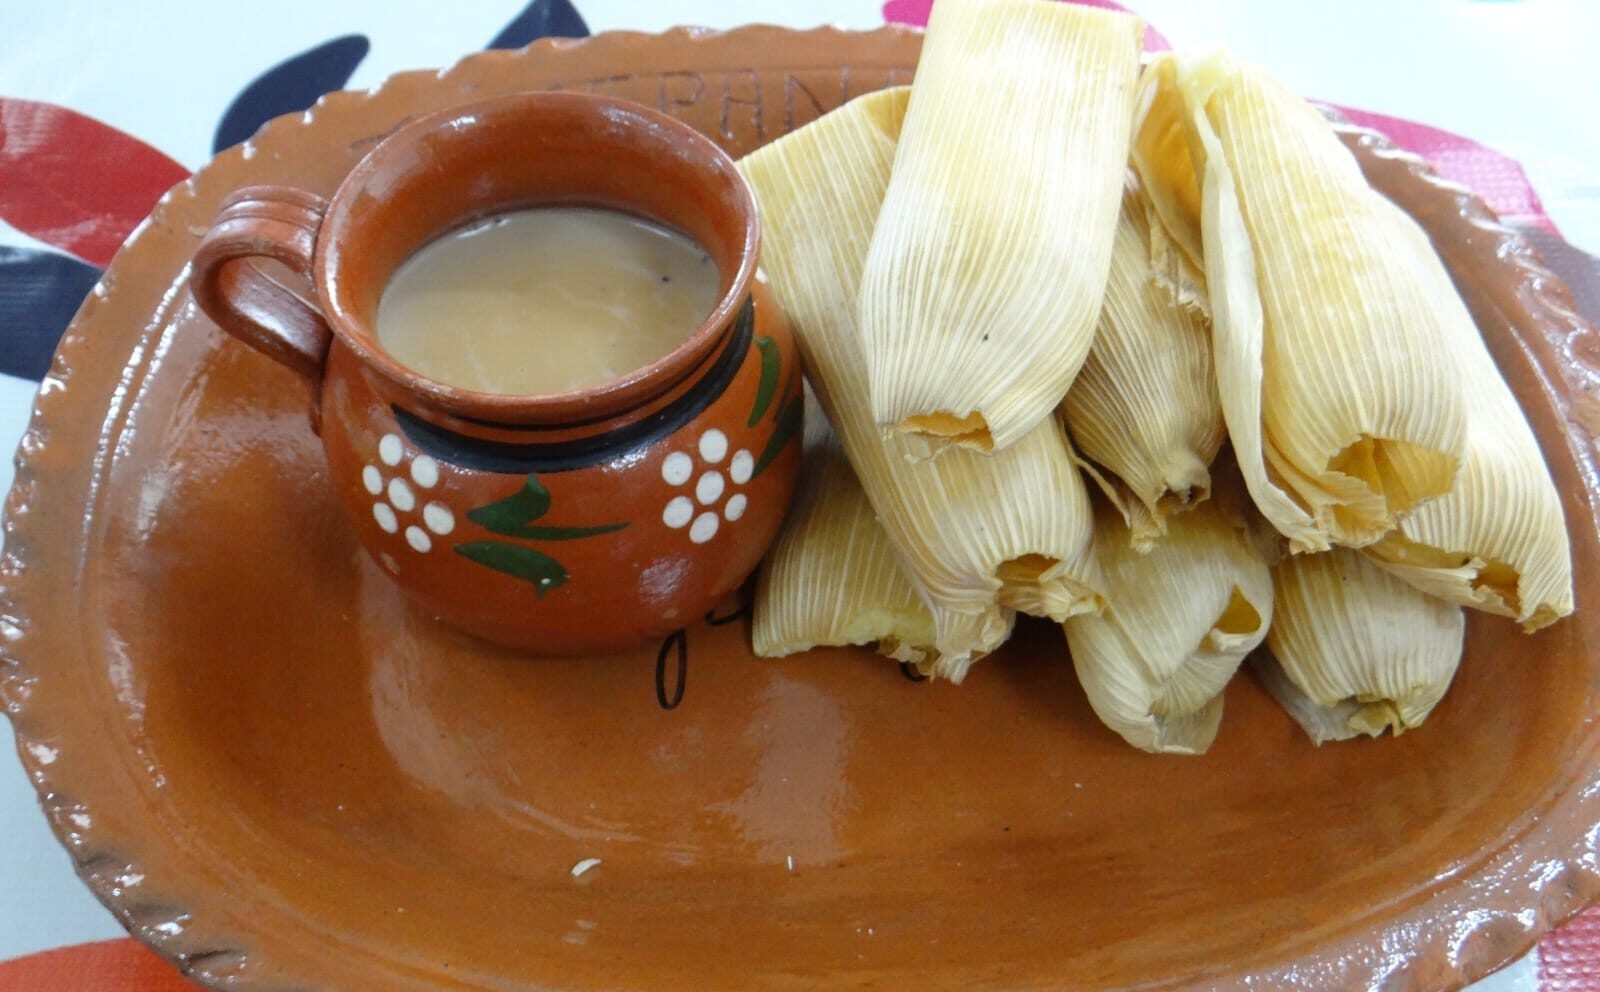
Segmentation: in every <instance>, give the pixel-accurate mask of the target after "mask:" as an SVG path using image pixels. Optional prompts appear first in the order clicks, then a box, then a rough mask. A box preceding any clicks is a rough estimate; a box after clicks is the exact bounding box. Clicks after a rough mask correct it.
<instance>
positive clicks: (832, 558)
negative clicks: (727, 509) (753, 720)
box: [751, 397, 938, 671]
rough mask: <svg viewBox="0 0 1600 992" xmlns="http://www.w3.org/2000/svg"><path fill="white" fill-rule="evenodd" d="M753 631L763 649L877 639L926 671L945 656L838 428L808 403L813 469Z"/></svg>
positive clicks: (769, 574) (772, 566) (780, 541)
mask: <svg viewBox="0 0 1600 992" xmlns="http://www.w3.org/2000/svg"><path fill="white" fill-rule="evenodd" d="M809 399H810V397H808V400H809ZM751 640H752V643H753V645H754V647H755V653H756V654H757V655H758V656H759V657H763V658H780V657H783V656H785V655H790V654H795V653H797V652H800V651H809V650H810V649H812V648H815V647H823V646H828V647H838V646H843V645H851V644H876V645H877V648H878V652H879V653H880V654H883V655H885V656H887V657H889V658H893V659H894V660H896V661H901V662H909V663H911V664H913V665H916V666H917V668H918V669H919V670H921V671H931V670H932V669H933V668H934V667H935V665H936V663H937V661H938V649H937V648H936V647H935V646H934V642H935V640H936V630H935V626H934V620H933V613H932V612H931V611H929V609H928V607H927V606H926V605H925V604H924V603H923V602H922V597H921V596H919V595H918V594H917V590H916V589H915V587H913V586H912V585H911V582H910V580H908V579H907V578H906V577H905V574H904V573H903V572H901V571H900V562H899V558H898V555H897V554H896V552H895V549H894V544H893V543H892V542H891V541H890V540H889V535H888V534H885V533H884V531H883V525H882V524H880V523H878V518H877V516H876V514H874V513H873V512H872V504H871V503H869V502H868V501H867V494H866V493H865V492H863V491H862V489H861V483H859V482H857V481H856V476H855V472H854V471H852V470H851V468H850V463H849V462H848V461H846V460H845V457H844V451H843V449H842V448H840V447H839V439H838V437H837V436H836V435H835V434H834V433H833V428H832V427H830V426H829V424H828V421H827V418H826V417H825V416H824V415H823V413H822V411H821V410H820V409H816V408H815V407H813V406H812V405H811V404H810V403H808V404H807V410H806V436H805V470H804V472H803V473H802V476H801V480H800V486H799V489H798V491H797V492H796V493H795V499H794V503H793V504H792V505H791V506H790V508H789V514H788V516H786V517H785V518H784V522H783V529H782V530H781V531H780V532H779V533H778V537H777V540H776V541H774V542H773V545H772V548H771V549H770V550H769V551H768V552H767V556H766V558H765V559H763V560H762V563H761V570H760V572H759V573H758V574H757V577H756V596H755V609H754V617H753V622H752V624H751Z"/></svg>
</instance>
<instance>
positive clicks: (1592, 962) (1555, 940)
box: [1539, 906, 1600, 992]
mask: <svg viewBox="0 0 1600 992" xmlns="http://www.w3.org/2000/svg"><path fill="white" fill-rule="evenodd" d="M1539 990H1540V992H1600V906H1593V907H1590V908H1589V909H1587V910H1585V911H1584V912H1583V913H1582V914H1580V915H1579V916H1578V917H1576V918H1575V919H1573V920H1572V921H1571V922H1570V923H1568V924H1567V925H1566V926H1564V927H1562V928H1561V929H1559V930H1555V931H1552V932H1551V933H1549V934H1546V935H1545V938H1544V940H1542V941H1540V942H1539Z"/></svg>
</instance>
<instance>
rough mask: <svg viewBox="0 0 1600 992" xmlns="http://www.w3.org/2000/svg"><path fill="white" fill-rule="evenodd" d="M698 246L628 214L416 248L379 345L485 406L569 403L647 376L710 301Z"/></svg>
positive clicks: (522, 215)
mask: <svg viewBox="0 0 1600 992" xmlns="http://www.w3.org/2000/svg"><path fill="white" fill-rule="evenodd" d="M717 284H718V279H717V267H716V265H715V264H714V263H713V262H712V261H711V258H710V256H708V255H707V254H706V253H705V251H704V250H703V249H702V248H701V247H700V246H699V245H698V244H696V243H695V242H694V241H692V240H690V239H689V238H687V237H685V236H684V235H682V234H679V233H678V232H676V231H673V230H670V229H668V228H665V227H662V226H660V225H658V224H653V223H651V222H649V221H646V220H642V219H640V218H638V217H634V216H632V215H630V214H625V213H620V212H617V211H612V210H603V209H595V208H590V207H540V208H537V209H531V210H517V211H512V212H509V213H504V214H499V215H496V216H494V217H491V218H489V219H487V220H485V221H483V222H481V223H478V224H474V225H472V226H469V227H466V228H462V229H461V230H459V231H455V232H452V233H450V234H447V235H445V236H444V237H441V238H439V239H437V240H435V241H433V242H431V243H430V244H428V245H426V246H424V247H423V248H422V249H421V250H419V251H418V252H417V253H416V254H415V255H413V256H412V257H411V258H410V259H408V260H407V261H406V263H405V264H404V265H402V266H401V267H400V269H399V270H398V271H397V272H396V273H395V274H394V277H393V278H392V279H391V280H390V281H389V285H388V287H387V288H386V289H385V290H384V293H383V299H382V301H381V302H380V304H379V307H378V321H377V325H378V340H379V341H380V342H381V343H382V344H383V346H384V348H386V349H388V351H389V353H390V354H392V355H393V356H394V357H395V358H396V359H398V360H399V361H400V362H402V363H403V364H405V365H407V366H409V367H410V368H412V369H414V370H416V371H417V372H420V373H422V374H423V375H425V376H427V377H429V378H430V379H437V380H439V381H440V382H444V383H448V384H450V385H453V386H459V387H462V388H465V389H474V390H478V391H481V392H488V393H520V394H532V395H538V394H550V393H564V392H568V391H571V390H575V389H583V388H585V387H588V386H595V385H599V384H600V383H603V382H607V381H609V380H611V379H615V378H617V377H619V376H622V375H625V374H627V373H628V372H632V371H633V370H635V369H639V368H643V367H644V366H646V365H649V364H650V363H651V362H654V361H655V360H656V359H658V358H661V357H662V356H663V355H666V354H667V353H668V352H670V351H672V350H673V349H674V348H676V347H677V346H678V345H679V344H682V343H683V341H684V340H685V339H686V338H688V337H689V335H690V334H692V333H694V331H695V329H696V328H698V327H699V326H700V325H701V323H702V322H704V320H705V319H706V317H707V315H709V314H710V312H711V308H712V307H713V306H714V305H715V304H716V300H717Z"/></svg>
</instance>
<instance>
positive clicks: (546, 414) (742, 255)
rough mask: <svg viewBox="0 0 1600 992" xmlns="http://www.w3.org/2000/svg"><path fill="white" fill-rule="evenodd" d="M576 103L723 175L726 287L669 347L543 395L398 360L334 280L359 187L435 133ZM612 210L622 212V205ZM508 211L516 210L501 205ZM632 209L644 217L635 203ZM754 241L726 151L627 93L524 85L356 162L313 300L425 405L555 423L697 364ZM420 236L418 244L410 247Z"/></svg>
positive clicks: (394, 135)
mask: <svg viewBox="0 0 1600 992" xmlns="http://www.w3.org/2000/svg"><path fill="white" fill-rule="evenodd" d="M574 110H577V111H580V112H584V113H590V114H593V115H595V116H597V117H605V118H607V121H608V123H609V124H611V125H613V127H614V128H621V129H623V130H625V131H631V130H636V129H641V128H644V129H648V130H650V131H653V132H654V133H655V134H656V135H658V136H661V137H665V138H666V139H667V141H668V142H669V143H670V144H672V145H673V146H675V147H676V148H677V149H681V150H683V151H684V152H686V153H688V154H689V155H691V156H693V157H694V159H696V160H698V161H696V162H695V164H696V166H697V171H703V172H709V173H711V174H714V175H716V176H717V177H718V178H722V179H727V180H730V181H731V192H732V194H733V208H734V210H735V211H736V212H737V214H738V215H739V217H740V219H741V220H742V227H743V237H742V241H741V243H740V244H739V246H738V252H739V258H738V264H737V266H736V267H735V268H734V270H733V273H732V277H731V279H730V281H729V284H728V287H727V289H726V290H725V291H723V292H722V293H720V294H719V296H718V298H717V301H716V304H715V305H714V306H713V307H712V308H711V310H710V312H709V313H708V314H707V315H706V317H705V319H704V320H703V321H702V322H701V324H700V326H699V327H697V328H696V329H695V330H694V331H693V332H692V333H690V334H689V335H688V336H687V337H686V338H685V339H684V340H683V341H682V342H680V343H679V344H678V345H677V346H676V347H675V348H673V349H672V350H671V351H669V352H667V353H666V354H665V355H663V356H661V357H660V358H658V359H656V360H655V361H653V362H651V363H649V364H647V365H644V366H641V367H640V368H637V369H633V370H631V371H629V372H627V373H625V374H623V375H621V376H618V377H617V378H614V379H608V380H606V381H605V382H601V383H597V384H595V385H593V386H586V387H583V388H581V389H575V390H569V391H566V392H561V393H544V394H540V393H495V392H485V391H482V390H475V389H468V388H465V387H462V386H456V385H453V384H451V383H448V382H444V381H442V380H439V379H434V378H431V377H429V376H426V375H424V374H422V373H421V372H418V371H417V370H415V369H413V368H411V367H410V366H408V365H406V364H404V363H403V362H401V361H399V360H398V359H396V358H395V357H394V356H393V355H392V354H390V353H389V351H388V350H387V349H385V348H384V347H383V346H382V344H381V343H380V342H379V341H378V336H377V327H376V325H375V321H374V322H373V323H372V324H371V325H369V324H368V322H366V321H362V320H359V319H358V318H357V317H356V316H355V315H354V314H352V313H351V312H350V310H349V309H348V304H349V303H350V299H349V297H350V294H351V292H352V290H351V289H349V288H347V287H345V286H344V285H343V284H342V283H341V281H340V280H339V279H338V275H339V273H340V268H341V261H342V256H343V252H344V251H345V250H346V247H345V246H344V245H342V244H339V243H338V241H337V238H336V237H335V235H336V234H337V233H338V232H340V231H341V230H342V229H343V228H344V227H345V225H346V224H347V223H348V222H349V218H350V215H351V212H352V210H353V207H354V204H355V203H356V201H357V200H358V199H359V198H360V196H361V195H362V194H363V193H364V192H366V191H367V187H368V184H369V183H370V182H371V181H372V180H374V179H376V178H378V177H379V176H380V174H381V173H382V171H383V169H384V167H385V166H386V164H388V163H389V162H390V161H391V160H392V159H393V158H395V157H401V156H404V155H405V154H406V153H407V152H409V151H411V150H413V149H415V148H416V147H417V146H418V145H419V144H420V143H422V142H423V141H424V140H426V139H429V138H431V137H433V136H436V135H437V134H438V133H440V132H443V131H450V132H452V133H455V134H460V135H465V134H466V133H467V132H469V131H471V130H473V129H475V128H478V127H482V126H484V125H485V122H487V121H489V120H497V121H498V120H501V119H504V118H505V117H507V116H510V117H513V118H522V119H524V120H525V123H526V126H529V127H536V126H538V124H539V122H538V118H539V117H540V116H542V115H550V114H552V113H553V112H559V111H565V112H572V111H574ZM577 192H579V193H580V194H581V191H577ZM573 202H577V201H573ZM612 207H613V208H614V209H617V208H620V209H626V205H625V204H615V205H612ZM508 209H518V208H517V207H516V206H515V205H512V204H508ZM636 213H637V214H639V215H643V216H647V214H646V212H645V211H644V210H642V209H641V210H639V211H636ZM471 219H472V218H469V217H463V218H461V221H462V223H470V221H471ZM760 241H761V231H760V219H759V216H758V213H757V208H756V201H755V194H754V193H753V192H752V191H751V189H750V186H749V183H748V182H747V181H746V180H745V178H744V176H743V175H742V174H741V173H740V172H739V170H738V167H737V165H736V164H735V161H734V159H733V157H732V156H731V155H729V154H728V152H727V151H725V150H724V149H723V148H722V147H721V146H720V145H718V144H717V143H716V142H715V141H713V140H712V139H711V138H709V137H708V136H706V135H705V134H703V133H701V132H700V131H698V130H696V129H695V128H693V127H691V126H690V125H688V124H686V123H684V122H683V121H680V120H678V119H676V118H674V117H671V116H669V115H667V114H664V113H662V112H660V111H658V110H655V109H653V108H651V107H648V106H645V105H644V104H641V103H637V102H634V101H631V100H623V99H619V98H617V97H611V96H603V95H599V94H593V93H571V92H560V91H524V92H518V93H509V94H504V95H501V96H494V97H488V98H485V99H481V100H474V101H470V102H467V103H461V104H455V105H453V106H450V107H445V108H441V109H439V110H435V111H432V112H430V113H427V114H424V115H422V116H420V117H417V118H415V119H413V120H410V121H407V122H406V123H404V124H402V125H401V126H400V127H398V128H397V129H395V130H394V131H393V132H391V133H390V134H388V135H387V136H385V137H384V138H383V140H381V141H380V142H378V144H377V145H375V146H374V147H373V148H372V150H371V151H369V152H368V153H367V154H366V155H365V156H363V157H362V159H361V160H360V161H359V162H357V163H356V165H355V167H354V168H353V169H351V170H350V172H349V174H348V175H346V176H345V178H344V180H343V181H342V182H340V184H339V186H338V188H337V189H336V190H335V191H334V194H333V196H332V197H331V198H330V200H329V202H328V209H327V212H326V214H325V216H324V219H323V222H322V225H321V229H320V230H319V231H318V233H317V238H316V246H315V254H314V260H313V264H312V272H313V278H314V280H315V283H316V289H317V294H318V298H319V299H320V300H321V302H322V308H323V310H324V315H325V317H326V319H327V321H328V325H329V327H330V328H331V329H332V331H333V334H334V336H335V337H336V338H337V339H338V340H339V341H340V342H342V343H343V344H344V346H345V347H347V348H349V349H350V350H351V351H352V352H354V353H355V355H356V357H357V358H358V359H359V360H360V361H361V363H362V365H363V366H364V367H365V368H367V369H369V370H371V371H373V372H375V373H377V375H378V376H379V378H380V379H381V380H383V381H385V382H386V383H387V384H388V385H390V386H392V387H394V388H397V389H398V390H399V391H401V392H402V393H403V394H405V395H406V396H408V397H411V398H413V399H414V400H420V401H421V402H422V404H423V405H424V406H431V407H433V408H435V409H436V410H437V411H438V412H441V413H444V414H446V415H447V416H453V417H456V418H460V419H462V420H466V421H477V422H480V423H486V424H493V423H503V424H548V425H558V424H564V423H571V422H574V421H592V420H593V419H594V418H597V417H605V416H608V415H615V414H619V413H624V412H626V411H628V410H630V409H634V408H637V407H639V406H641V405H644V404H647V403H649V402H650V400H652V399H654V398H655V397H657V396H659V395H661V394H662V393H663V392H665V391H667V390H670V389H672V388H673V387H674V386H676V385H677V384H678V383H680V382H682V381H683V379H684V378H685V377H686V376H688V375H690V374H692V373H693V372H694V371H695V370H696V369H697V368H700V367H702V366H703V365H705V363H706V361H707V360H708V358H709V357H710V355H711V353H712V352H713V351H714V350H715V349H716V347H717V346H718V344H719V343H720V342H722V341H723V340H724V339H725V338H726V337H728V336H729V335H730V334H731V333H732V331H733V328H734V325H735V323H736V318H737V317H738V314H739V310H740V307H741V306H743V304H744V302H745V300H746V298H747V297H748V296H749V295H750V282H751V280H752V279H753V278H754V276H755V272H756V265H757V257H758V252H759V249H760ZM427 243H428V242H426V241H425V242H423V243H421V244H418V245H416V246H415V247H413V248H412V253H413V254H414V253H415V252H416V251H419V250H421V249H422V248H423V247H424V246H425V245H426V244H427ZM702 247H703V246H702ZM389 275H390V276H392V275H393V273H389ZM380 294H381V291H380ZM374 316H375V315H374Z"/></svg>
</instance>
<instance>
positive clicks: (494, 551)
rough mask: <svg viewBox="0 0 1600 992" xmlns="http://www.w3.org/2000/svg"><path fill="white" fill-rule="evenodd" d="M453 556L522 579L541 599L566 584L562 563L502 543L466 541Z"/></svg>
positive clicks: (519, 547) (565, 573)
mask: <svg viewBox="0 0 1600 992" xmlns="http://www.w3.org/2000/svg"><path fill="white" fill-rule="evenodd" d="M456 554H458V555H462V556H464V557H467V558H471V559H472V560H473V561H475V562H477V563H478V564H480V565H487V566H489V567H490V568H492V569H494V570H495V571H496V572H504V573H505V574H507V575H510V576H513V577H515V578H519V579H524V580H526V581H527V582H529V583H531V584H532V585H533V591H534V592H536V593H538V594H539V595H540V596H541V597H542V596H543V595H544V594H545V593H546V592H548V591H550V590H551V589H554V588H556V587H557V586H559V585H562V584H564V583H565V582H566V581H567V570H566V569H565V568H562V567H561V563H560V562H558V561H556V560H555V559H554V558H552V557H550V556H549V555H547V554H545V553H544V552H542V551H535V550H534V549H533V548H528V547H524V546H522V545H520V544H510V543H507V542H505V541H468V542H467V543H465V544H458V545H456Z"/></svg>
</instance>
